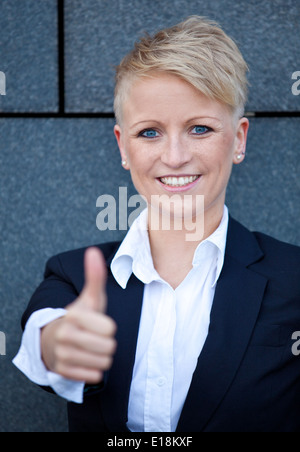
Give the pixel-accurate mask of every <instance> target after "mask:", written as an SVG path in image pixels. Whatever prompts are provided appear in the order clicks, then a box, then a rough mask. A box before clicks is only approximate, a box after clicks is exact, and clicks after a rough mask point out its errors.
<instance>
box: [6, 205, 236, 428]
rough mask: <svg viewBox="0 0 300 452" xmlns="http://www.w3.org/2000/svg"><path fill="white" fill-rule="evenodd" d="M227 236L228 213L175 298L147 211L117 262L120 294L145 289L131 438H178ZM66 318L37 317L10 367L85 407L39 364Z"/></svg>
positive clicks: (78, 391) (72, 389)
mask: <svg viewBox="0 0 300 452" xmlns="http://www.w3.org/2000/svg"><path fill="white" fill-rule="evenodd" d="M227 229H228V210H227V207H226V206H225V207H224V214H223V218H222V221H221V223H220V225H219V227H218V228H217V230H216V231H215V232H214V233H213V234H212V235H211V236H210V237H208V238H207V239H206V240H204V241H203V242H201V243H200V244H199V246H198V247H197V249H196V251H195V254H194V259H193V268H192V270H191V271H190V272H189V274H188V275H187V276H186V278H185V279H184V281H183V282H182V283H181V284H180V286H178V287H177V288H176V289H175V290H174V289H173V288H172V287H171V286H170V285H169V284H168V283H167V282H165V281H164V280H163V279H162V278H161V277H160V276H159V274H158V273H157V271H156V270H155V268H154V265H153V260H152V256H151V250H150V244H149V237H148V232H147V210H145V211H143V212H142V213H141V215H140V216H139V217H138V218H137V219H136V220H135V222H134V223H133V225H132V227H131V229H130V230H129V232H128V234H127V236H126V237H125V239H124V241H123V242H122V244H121V246H120V248H119V250H118V252H117V253H116V255H115V257H114V259H113V261H112V264H111V271H112V273H113V276H114V278H115V280H116V281H117V283H118V284H119V285H120V286H121V287H122V288H123V289H125V288H126V286H127V283H128V281H129V278H130V276H131V275H132V273H133V274H134V275H135V276H136V277H137V278H138V279H139V280H140V281H141V282H142V283H144V284H145V289H144V296H143V306H142V313H141V320H140V328H139V335H138V341H137V350H136V358H135V364H134V369H133V378H132V383H131V389H130V396H129V406H128V423H127V426H128V428H129V430H131V431H133V432H143V431H145V432H173V431H175V430H176V428H177V424H178V420H179V418H180V415H181V412H182V408H183V405H184V402H185V399H186V396H187V394H188V390H189V387H190V384H191V381H192V377H193V373H194V371H195V368H196V366H197V361H198V358H199V355H200V353H201V351H202V348H203V346H204V343H205V341H206V338H207V335H208V329H209V324H210V313H211V308H212V303H213V298H214V294H215V287H216V283H217V281H218V278H219V276H220V273H221V271H222V268H223V263H224V255H225V247H226V237H227ZM56 315H57V316H56ZM62 315H64V311H63V310H53V309H50V310H41V311H37V312H36V313H34V314H33V315H32V316H31V318H30V319H29V321H28V323H27V326H26V329H25V332H24V335H23V339H22V345H21V348H20V351H19V353H18V355H17V356H16V358H15V359H14V361H13V362H14V364H15V365H16V366H17V367H18V368H19V369H20V370H21V371H22V372H23V373H25V375H27V377H28V378H29V379H31V380H32V381H34V382H35V383H37V384H42V385H49V386H51V387H52V388H53V389H54V391H55V392H57V393H58V394H59V395H60V396H62V397H64V398H66V399H67V400H70V401H73V402H77V403H82V401H83V389H84V383H78V382H72V381H70V380H66V379H64V378H62V377H60V376H57V375H55V374H53V373H51V372H49V371H48V370H47V369H46V368H45V366H44V364H43V362H42V360H41V357H40V356H41V353H40V328H42V327H43V326H45V325H46V324H47V323H49V322H50V321H53V320H54V318H58V317H61V316H62Z"/></svg>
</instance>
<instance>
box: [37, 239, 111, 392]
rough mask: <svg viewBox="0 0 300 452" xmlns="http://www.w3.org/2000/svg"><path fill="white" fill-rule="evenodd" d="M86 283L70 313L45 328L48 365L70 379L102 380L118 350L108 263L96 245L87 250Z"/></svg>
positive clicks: (44, 352)
mask: <svg viewBox="0 0 300 452" xmlns="http://www.w3.org/2000/svg"><path fill="white" fill-rule="evenodd" d="M84 269H85V286H84V288H83V291H82V292H81V294H80V296H79V297H78V299H77V300H76V301H75V302H74V303H72V304H71V305H69V306H68V307H67V314H66V315H65V316H64V317H62V318H60V319H58V320H55V321H54V322H51V323H50V324H48V325H46V326H45V327H44V328H43V329H42V334H41V348H42V358H43V361H44V363H45V365H46V367H47V368H48V369H49V370H51V371H52V372H55V373H57V374H60V375H62V376H63V377H65V378H68V379H70V380H77V381H84V382H86V383H88V384H95V383H99V382H100V381H101V380H102V378H103V372H104V371H106V370H108V369H109V368H110V367H111V365H112V362H113V355H114V353H115V351H116V341H115V339H114V336H115V333H116V324H115V322H114V321H113V320H112V319H111V318H109V317H108V316H106V314H105V312H106V302H107V299H106V291H105V286H106V264H105V261H104V258H103V256H102V253H101V252H100V251H99V250H98V249H97V248H90V249H88V250H87V251H86V254H85V262H84Z"/></svg>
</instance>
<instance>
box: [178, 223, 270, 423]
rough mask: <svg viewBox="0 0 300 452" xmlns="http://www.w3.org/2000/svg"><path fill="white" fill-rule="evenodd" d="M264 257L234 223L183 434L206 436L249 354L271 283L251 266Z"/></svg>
mask: <svg viewBox="0 0 300 452" xmlns="http://www.w3.org/2000/svg"><path fill="white" fill-rule="evenodd" d="M262 257H263V253H262V251H261V250H260V248H259V246H258V243H257V241H256V239H255V237H254V235H253V234H252V233H250V232H249V231H248V230H247V229H245V228H244V227H243V226H242V225H240V224H239V223H237V222H235V221H234V220H233V219H230V223H229V229H228V238H227V247H226V253H225V260H224V267H223V270H222V273H221V275H220V278H219V281H218V284H217V287H216V292H215V298H214V303H213V308H212V312H211V323H210V329H209V334H208V338H207V340H206V343H205V345H204V348H203V351H202V353H201V355H200V357H199V360H198V365H197V368H196V370H195V373H194V376H193V380H192V383H191V387H190V390H189V393H188V396H187V399H186V402H185V405H184V408H183V411H182V414H181V417H180V420H179V423H178V427H177V431H178V432H195V431H203V430H204V429H205V426H206V425H207V423H208V422H209V420H210V419H211V417H212V416H213V414H214V412H215V411H216V409H217V408H218V406H219V404H220V403H221V402H222V399H223V398H224V396H225V394H226V392H227V391H228V389H229V386H230V384H231V382H232V381H233V379H234V377H235V375H236V372H237V370H238V368H239V365H240V363H241V361H242V359H243V356H244V354H245V351H246V349H247V346H248V343H249V340H250V337H251V334H252V331H253V329H254V326H255V323H256V320H257V317H258V313H259V310H260V307H261V303H262V299H263V294H264V291H265V288H266V284H267V279H266V278H265V277H264V276H261V275H259V274H258V273H255V272H254V271H253V270H252V269H251V268H250V266H251V264H253V263H254V262H257V261H258V260H259V259H261V258H262Z"/></svg>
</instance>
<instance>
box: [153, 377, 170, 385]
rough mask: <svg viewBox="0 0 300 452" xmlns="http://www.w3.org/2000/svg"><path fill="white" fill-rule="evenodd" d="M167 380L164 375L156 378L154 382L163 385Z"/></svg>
mask: <svg viewBox="0 0 300 452" xmlns="http://www.w3.org/2000/svg"><path fill="white" fill-rule="evenodd" d="M166 382H167V379H166V378H165V377H160V378H158V379H157V381H156V384H157V386H160V387H161V386H164V385H165V384H166Z"/></svg>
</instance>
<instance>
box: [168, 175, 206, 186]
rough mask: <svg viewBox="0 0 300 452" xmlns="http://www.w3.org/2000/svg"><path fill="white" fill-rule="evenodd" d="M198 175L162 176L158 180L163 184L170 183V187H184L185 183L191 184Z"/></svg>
mask: <svg viewBox="0 0 300 452" xmlns="http://www.w3.org/2000/svg"><path fill="white" fill-rule="evenodd" d="M198 177H199V176H188V177H162V178H161V179H160V181H161V182H162V183H163V184H165V185H170V186H171V187H184V186H185V185H188V184H191V183H192V182H194V181H195V180H196V179H198Z"/></svg>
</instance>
